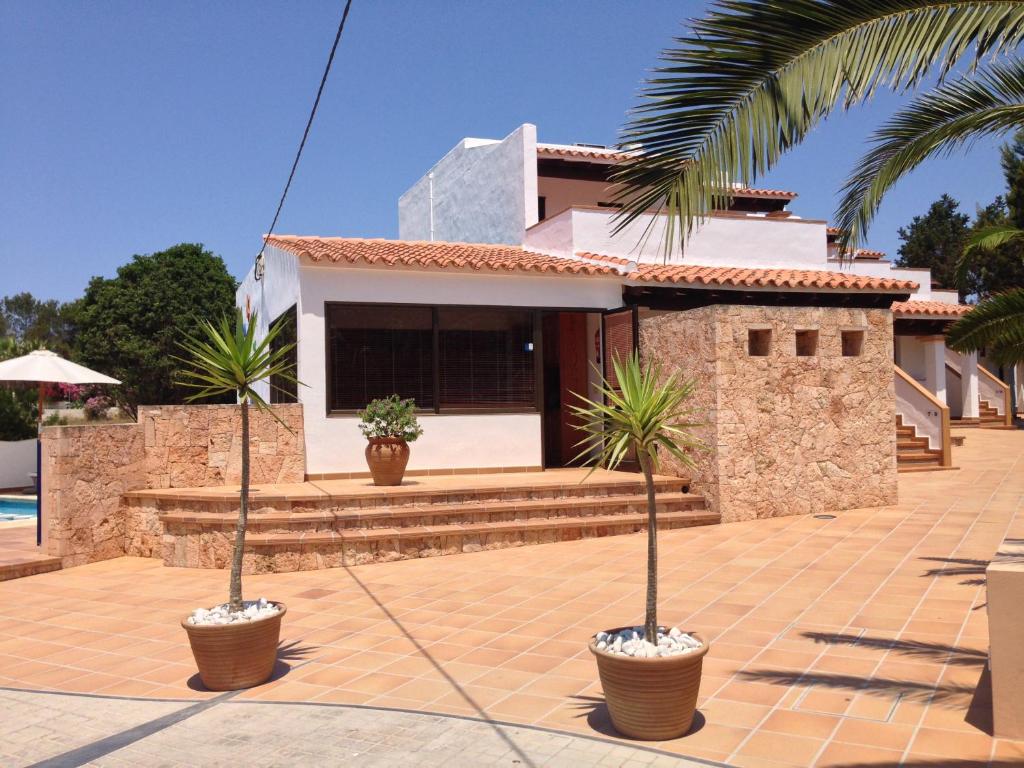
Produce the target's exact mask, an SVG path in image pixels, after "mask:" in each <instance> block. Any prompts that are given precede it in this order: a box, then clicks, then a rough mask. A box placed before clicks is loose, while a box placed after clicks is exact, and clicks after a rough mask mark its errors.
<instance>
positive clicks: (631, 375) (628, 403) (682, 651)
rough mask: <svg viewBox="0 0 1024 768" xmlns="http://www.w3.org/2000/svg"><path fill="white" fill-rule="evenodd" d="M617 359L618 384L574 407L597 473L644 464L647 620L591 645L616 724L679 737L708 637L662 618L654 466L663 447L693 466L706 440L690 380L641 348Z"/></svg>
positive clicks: (624, 729)
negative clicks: (667, 372)
mask: <svg viewBox="0 0 1024 768" xmlns="http://www.w3.org/2000/svg"><path fill="white" fill-rule="evenodd" d="M612 365H613V366H614V370H615V381H616V382H617V386H613V385H612V384H610V383H609V382H608V381H607V380H605V379H603V377H602V381H601V385H600V387H599V391H600V395H601V397H600V398H599V400H600V402H595V401H593V400H589V399H587V398H585V397H583V396H581V395H576V397H577V398H579V399H580V400H581V401H582V404H581V405H578V406H573V408H572V410H573V412H574V413H575V415H576V416H577V417H578V418H579V421H580V422H581V424H582V426H581V429H582V430H583V431H584V433H585V435H586V436H585V437H584V439H583V440H582V441H580V445H581V446H582V449H583V450H582V451H581V453H580V456H579V458H581V459H583V460H584V462H586V463H589V464H590V465H591V467H592V469H591V472H593V468H594V467H597V466H599V465H603V466H605V467H607V468H608V469H615V468H616V467H618V466H619V465H620V464H621V463H622V461H623V459H625V458H627V457H628V456H630V455H635V456H636V459H637V461H638V462H639V464H640V470H641V471H642V472H643V476H644V485H645V486H646V489H647V603H646V607H645V612H644V624H643V626H642V627H632V626H630V627H616V628H614V629H608V630H604V631H601V632H598V633H597V634H595V635H594V636H593V637H592V638H591V640H590V651H591V653H593V654H594V656H595V657H596V659H597V670H598V674H599V675H600V678H601V687H602V688H603V689H604V695H605V701H606V702H607V704H608V712H609V714H610V715H611V720H612V725H614V726H615V728H616V730H618V731H619V732H620V733H622V734H624V735H626V736H629V737H632V738H636V739H644V740H647V741H653V740H662V739H673V738H676V737H678V736H682V735H683V734H684V733H686V732H687V731H688V730H689V729H690V724H691V723H692V721H693V715H694V712H695V711H696V707H697V694H698V692H699V691H700V677H701V666H702V662H703V659H704V655H705V654H706V653H707V651H708V643H707V641H706V640H704V639H703V638H702V637H701V636H700V635H699V634H696V633H694V632H682V631H680V630H679V629H678V628H676V627H672V628H670V629H669V628H666V627H663V626H660V625H659V624H658V506H657V499H656V495H655V485H654V472H655V470H656V468H657V466H658V449H659V448H660V449H662V450H664V451H665V452H666V453H668V454H670V455H671V456H673V457H675V458H676V459H677V460H678V461H679V462H680V463H681V464H683V466H686V467H692V466H694V462H693V458H692V456H691V453H692V452H693V451H695V450H703V448H704V446H703V444H702V443H701V441H700V440H699V439H698V438H697V437H695V436H694V435H693V433H692V432H691V431H690V430H691V429H692V428H693V427H696V426H699V424H698V423H696V422H694V421H693V413H692V410H691V408H690V407H689V405H688V402H689V400H690V398H691V396H692V395H693V383H692V382H689V381H682V380H680V379H679V377H678V375H677V374H673V375H671V376H668V377H665V376H663V375H662V370H661V367H660V366H659V365H657V364H655V365H651V366H644V365H642V364H641V362H640V358H639V356H638V355H637V354H636V353H633V355H631V356H630V357H629V358H628V359H627V360H626V361H625V362H624V363H623V362H620V361H619V360H613V361H612Z"/></svg>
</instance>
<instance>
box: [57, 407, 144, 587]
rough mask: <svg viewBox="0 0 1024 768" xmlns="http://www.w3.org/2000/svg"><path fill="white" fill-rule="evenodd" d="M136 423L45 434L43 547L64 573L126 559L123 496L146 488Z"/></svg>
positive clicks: (66, 428) (67, 428) (68, 428)
mask: <svg viewBox="0 0 1024 768" xmlns="http://www.w3.org/2000/svg"><path fill="white" fill-rule="evenodd" d="M142 442H143V441H142V430H141V429H139V427H138V425H136V424H109V425H103V426H80V427H46V428H45V429H43V457H42V462H43V520H44V522H45V526H44V539H45V540H44V545H45V546H46V550H47V552H48V553H49V554H50V555H51V556H53V557H60V558H61V564H62V566H63V567H64V568H68V567H70V566H73V565H83V564H85V563H92V562H95V561H97V560H107V559H109V558H112V557H120V556H121V555H123V554H124V540H125V515H124V510H123V508H122V506H121V494H123V493H125V492H126V491H130V490H134V489H136V488H140V487H143V484H144V483H145V469H144V467H145V455H144V450H143V444H142Z"/></svg>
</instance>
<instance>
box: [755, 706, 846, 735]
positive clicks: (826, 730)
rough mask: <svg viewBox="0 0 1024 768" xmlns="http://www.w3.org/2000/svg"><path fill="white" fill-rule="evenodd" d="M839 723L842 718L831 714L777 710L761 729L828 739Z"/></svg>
mask: <svg viewBox="0 0 1024 768" xmlns="http://www.w3.org/2000/svg"><path fill="white" fill-rule="evenodd" d="M839 723H840V718H838V717H834V716H831V715H817V714H813V713H810V712H794V711H792V710H776V711H775V712H772V714H771V715H770V716H769V717H768V719H767V720H765V721H764V723H762V724H761V730H764V731H774V732H776V733H788V734H790V735H792V736H806V737H807V738H811V739H827V738H829V737H830V736H831V735H832V732H833V731H834V730H835V728H836V726H837V725H839Z"/></svg>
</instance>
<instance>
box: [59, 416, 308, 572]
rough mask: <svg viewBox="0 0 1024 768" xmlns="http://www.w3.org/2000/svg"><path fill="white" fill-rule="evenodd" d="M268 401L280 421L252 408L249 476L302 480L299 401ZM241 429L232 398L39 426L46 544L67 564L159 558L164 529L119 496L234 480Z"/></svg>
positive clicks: (266, 480) (262, 480)
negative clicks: (125, 417) (134, 416)
mask: <svg viewBox="0 0 1024 768" xmlns="http://www.w3.org/2000/svg"><path fill="white" fill-rule="evenodd" d="M274 410H275V413H277V414H278V416H279V417H280V418H281V421H283V422H284V425H282V424H281V423H280V422H278V421H277V420H276V419H275V418H274V417H273V416H271V415H270V414H266V413H260V412H258V411H251V412H250V413H251V414H252V418H251V422H250V425H251V431H250V443H249V444H250V451H251V457H252V463H251V469H252V473H251V482H252V483H253V484H258V483H299V482H302V481H303V480H304V479H305V439H304V434H303V424H302V406H300V405H276V406H274ZM285 425H287V426H285ZM289 428H290V429H291V431H289ZM241 429H242V427H241V420H240V418H239V410H238V407H237V406H232V405H209V406H205V405H195V406H191V405H190V406H149V407H141V408H140V409H139V420H138V422H137V423H135V424H101V425H83V426H75V427H46V428H44V429H43V431H42V441H43V519H44V521H45V526H44V534H45V546H46V549H47V551H48V552H49V553H50V554H51V555H53V556H55V557H60V558H61V560H62V564H63V567H65V568H67V567H70V566H73V565H82V564H83V563H90V562H95V561H98V560H106V559H109V558H112V557H120V556H121V555H124V554H132V555H139V556H143V557H151V556H157V557H159V556H160V548H161V544H160V539H161V537H162V535H163V530H162V525H161V523H160V521H159V520H158V519H157V517H156V513H155V509H153V508H151V507H148V506H145V505H143V506H134V507H129V506H127V505H126V503H125V501H124V500H123V499H122V495H123V494H124V493H127V492H128V491H137V490H142V489H147V488H183V487H207V486H215V485H236V484H238V483H239V482H240V479H241V452H242V448H241Z"/></svg>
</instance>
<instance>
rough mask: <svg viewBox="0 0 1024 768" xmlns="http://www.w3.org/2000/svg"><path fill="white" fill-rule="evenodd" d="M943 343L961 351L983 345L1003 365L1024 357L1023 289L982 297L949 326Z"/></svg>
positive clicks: (967, 350)
mask: <svg viewBox="0 0 1024 768" xmlns="http://www.w3.org/2000/svg"><path fill="white" fill-rule="evenodd" d="M946 343H947V344H948V345H949V346H950V347H951V348H953V349H956V350H958V351H961V352H970V351H973V350H976V349H982V348H985V349H987V350H989V354H990V356H991V357H992V358H993V359H994V360H995V361H996V362H998V363H1000V364H1004V365H1006V364H1013V363H1017V362H1020V361H1021V360H1024V288H1014V289H1012V290H1009V291H1006V292H1004V293H997V294H996V295H995V296H991V297H989V298H987V299H985V300H984V301H983V302H981V303H980V304H978V306H976V307H975V308H974V309H972V310H971V311H970V312H968V313H967V314H966V315H964V316H963V317H961V318H960V319H959V320H957V321H956V322H955V323H954V324H953V325H952V326H951V327H950V329H949V331H947V333H946Z"/></svg>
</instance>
